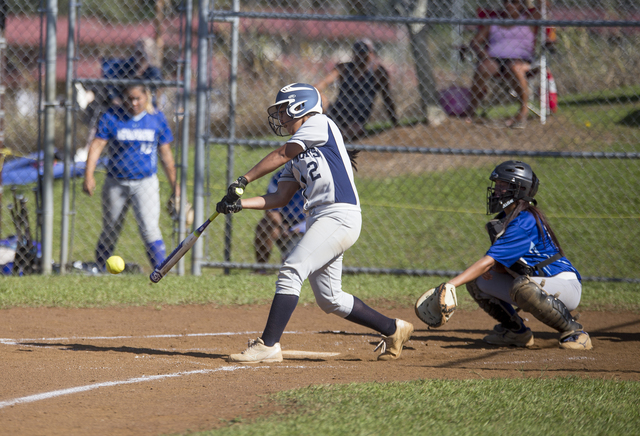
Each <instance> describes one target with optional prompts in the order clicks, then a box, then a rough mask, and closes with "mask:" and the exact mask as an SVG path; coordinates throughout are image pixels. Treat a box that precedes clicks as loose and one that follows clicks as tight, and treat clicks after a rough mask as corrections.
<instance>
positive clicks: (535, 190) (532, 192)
mask: <svg viewBox="0 0 640 436" xmlns="http://www.w3.org/2000/svg"><path fill="white" fill-rule="evenodd" d="M531 174H532V177H531V189H529V197H531V198H533V197H535V196H536V194H537V193H538V186H539V185H540V179H538V177H537V176H536V173H534V172H533V171H532V172H531Z"/></svg>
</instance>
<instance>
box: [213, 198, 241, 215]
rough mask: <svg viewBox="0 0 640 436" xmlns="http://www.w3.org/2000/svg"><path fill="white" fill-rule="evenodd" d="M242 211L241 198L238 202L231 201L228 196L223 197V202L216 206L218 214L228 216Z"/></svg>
mask: <svg viewBox="0 0 640 436" xmlns="http://www.w3.org/2000/svg"><path fill="white" fill-rule="evenodd" d="M241 210H242V203H241V202H240V198H238V199H237V200H234V201H232V200H230V199H229V196H228V195H225V196H224V197H222V200H220V202H219V203H218V204H216V212H218V213H222V214H224V215H227V214H229V213H238V212H240V211H241Z"/></svg>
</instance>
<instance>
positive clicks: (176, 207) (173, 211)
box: [167, 195, 193, 227]
mask: <svg viewBox="0 0 640 436" xmlns="http://www.w3.org/2000/svg"><path fill="white" fill-rule="evenodd" d="M167 212H168V213H169V216H171V219H172V220H174V221H178V219H179V218H180V197H176V196H175V195H171V197H169V200H168V201H167ZM185 220H186V222H185V223H186V225H187V227H189V226H190V225H191V224H193V207H191V203H189V202H188V201H187V213H186V214H185Z"/></svg>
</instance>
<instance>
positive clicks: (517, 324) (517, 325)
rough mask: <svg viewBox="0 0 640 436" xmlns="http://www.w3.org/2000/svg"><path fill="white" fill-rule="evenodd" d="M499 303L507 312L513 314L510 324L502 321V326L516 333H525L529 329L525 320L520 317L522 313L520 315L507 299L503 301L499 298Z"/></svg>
mask: <svg viewBox="0 0 640 436" xmlns="http://www.w3.org/2000/svg"><path fill="white" fill-rule="evenodd" d="M498 303H499V304H500V306H502V307H503V309H504V310H505V311H506V312H508V313H509V315H511V322H509V325H505V324H504V323H501V324H502V326H503V327H504V328H506V329H507V330H511V331H512V332H514V333H524V332H525V331H526V330H527V326H526V325H524V320H523V319H522V318H520V315H518V312H516V310H515V309H514V308H513V306H512V305H511V304H509V303H507V302H506V301H502V300H498Z"/></svg>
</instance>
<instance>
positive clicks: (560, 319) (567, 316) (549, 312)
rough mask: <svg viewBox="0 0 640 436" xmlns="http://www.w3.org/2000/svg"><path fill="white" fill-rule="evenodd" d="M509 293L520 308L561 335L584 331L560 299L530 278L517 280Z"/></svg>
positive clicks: (521, 277)
mask: <svg viewBox="0 0 640 436" xmlns="http://www.w3.org/2000/svg"><path fill="white" fill-rule="evenodd" d="M543 284H544V282H543ZM509 292H510V295H511V298H512V299H513V301H515V303H516V304H517V305H518V307H520V308H521V309H522V310H524V311H525V312H529V313H530V314H531V315H533V316H535V317H536V319H537V320H538V321H540V322H543V323H544V324H546V325H548V326H549V327H551V328H554V329H556V330H557V331H559V332H561V333H564V332H572V331H576V330H582V325H581V324H580V323H578V322H576V320H575V319H574V318H573V316H572V315H571V312H570V311H569V309H567V306H565V305H564V303H563V302H562V301H560V300H559V299H558V298H556V297H554V296H553V295H549V294H547V293H546V292H545V291H544V289H542V287H541V286H540V285H539V284H538V283H536V282H534V281H533V280H531V279H530V278H529V276H520V277H518V278H517V279H515V280H514V281H513V286H512V287H511V290H510V291H509Z"/></svg>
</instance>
